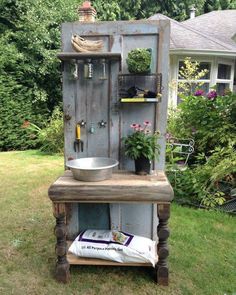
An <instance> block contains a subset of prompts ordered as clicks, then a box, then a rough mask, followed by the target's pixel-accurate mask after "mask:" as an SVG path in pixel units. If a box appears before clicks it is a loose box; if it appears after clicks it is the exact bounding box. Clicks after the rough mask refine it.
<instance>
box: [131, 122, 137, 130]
mask: <svg viewBox="0 0 236 295" xmlns="http://www.w3.org/2000/svg"><path fill="white" fill-rule="evenodd" d="M130 127H131V128H134V129H135V128H137V127H139V125H138V124H136V123H133V124H131V125H130Z"/></svg>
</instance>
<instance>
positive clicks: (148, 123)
mask: <svg viewBox="0 0 236 295" xmlns="http://www.w3.org/2000/svg"><path fill="white" fill-rule="evenodd" d="M143 125H144V126H151V123H150V122H149V121H144V122H143Z"/></svg>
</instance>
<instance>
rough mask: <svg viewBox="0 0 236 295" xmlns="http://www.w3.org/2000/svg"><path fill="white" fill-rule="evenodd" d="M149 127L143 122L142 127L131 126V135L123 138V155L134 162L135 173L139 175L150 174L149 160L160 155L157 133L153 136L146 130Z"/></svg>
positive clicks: (147, 122) (149, 124) (137, 125)
mask: <svg viewBox="0 0 236 295" xmlns="http://www.w3.org/2000/svg"><path fill="white" fill-rule="evenodd" d="M150 126H151V123H150V122H149V121H145V122H144V123H143V126H142V125H140V124H136V123H134V124H132V125H131V126H130V127H131V128H132V129H133V133H132V134H130V135H128V136H127V137H124V138H123V143H124V149H125V154H126V156H128V157H129V158H131V159H133V160H134V161H135V173H136V174H139V175H146V174H150V171H151V160H154V159H157V157H158V156H159V154H160V145H159V144H158V143H157V140H158V138H159V137H160V134H159V132H157V131H155V132H154V133H153V134H152V133H151V131H150V130H149V129H148V127H150Z"/></svg>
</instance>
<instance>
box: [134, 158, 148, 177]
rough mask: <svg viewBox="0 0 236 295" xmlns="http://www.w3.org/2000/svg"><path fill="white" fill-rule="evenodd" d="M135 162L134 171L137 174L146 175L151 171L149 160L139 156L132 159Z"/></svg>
mask: <svg viewBox="0 0 236 295" xmlns="http://www.w3.org/2000/svg"><path fill="white" fill-rule="evenodd" d="M134 163H135V173H136V174H138V175H147V174H150V171H151V161H150V160H149V159H148V158H146V157H144V156H141V157H140V158H138V159H136V160H134Z"/></svg>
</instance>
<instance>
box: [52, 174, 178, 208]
mask: <svg viewBox="0 0 236 295" xmlns="http://www.w3.org/2000/svg"><path fill="white" fill-rule="evenodd" d="M48 195H49V197H50V199H51V200H52V201H53V202H86V203H89V202H93V203H117V202H118V203H123V202H124V203H126V202H128V203H132V202H143V203H145V202H153V203H156V202H162V203H163V202H170V201H171V200H172V199H173V196H174V194H173V189H172V187H171V185H170V183H169V181H168V180H167V177H166V175H165V173H164V172H163V171H155V172H154V173H153V174H152V175H147V176H139V175H136V174H134V173H132V172H128V171H120V170H119V171H115V172H113V174H112V178H111V179H108V180H103V181H99V182H84V181H78V180H75V179H74V178H73V177H72V173H71V171H65V174H64V175H63V176H61V177H59V178H58V179H57V180H56V181H55V182H54V183H53V184H52V185H51V186H50V188H49V190H48Z"/></svg>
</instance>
